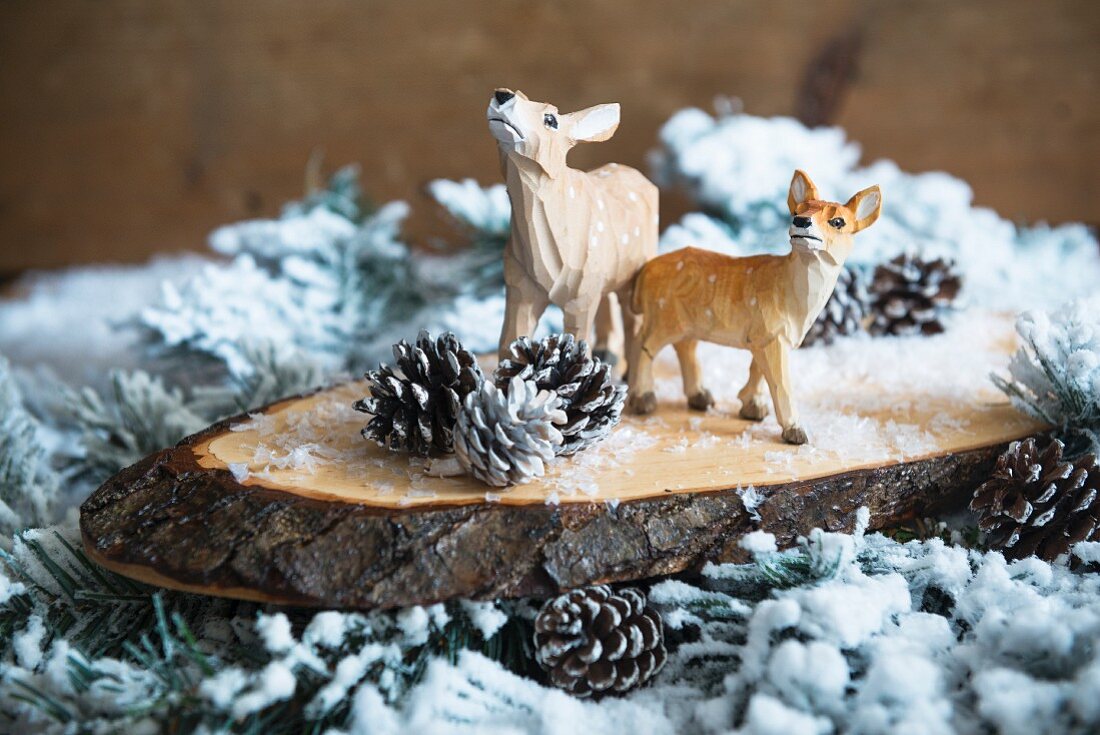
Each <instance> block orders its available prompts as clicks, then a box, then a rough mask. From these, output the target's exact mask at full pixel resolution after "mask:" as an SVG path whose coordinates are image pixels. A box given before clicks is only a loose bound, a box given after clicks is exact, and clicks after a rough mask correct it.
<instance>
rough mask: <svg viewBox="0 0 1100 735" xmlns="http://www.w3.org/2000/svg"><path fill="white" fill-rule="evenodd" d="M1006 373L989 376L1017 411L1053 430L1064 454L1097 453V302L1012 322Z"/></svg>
mask: <svg viewBox="0 0 1100 735" xmlns="http://www.w3.org/2000/svg"><path fill="white" fill-rule="evenodd" d="M1016 332H1017V333H1018V334H1019V336H1020V341H1021V343H1022V344H1021V345H1020V347H1019V348H1018V349H1017V350H1016V353H1015V354H1014V355H1013V356H1012V359H1011V361H1010V362H1009V365H1008V375H1007V377H1006V376H1003V375H997V374H994V375H992V376H991V377H992V379H993V383H994V384H995V385H996V386H997V387H998V388H1000V389H1001V390H1002V391H1004V392H1005V393H1006V394H1007V395H1008V397H1009V398H1010V399H1011V400H1012V404H1013V405H1014V406H1016V407H1017V408H1018V409H1020V410H1022V411H1024V412H1025V413H1028V414H1030V415H1032V416H1034V417H1036V418H1038V419H1039V420H1041V421H1045V422H1047V423H1048V424H1051V425H1052V426H1053V427H1055V431H1056V432H1057V435H1058V437H1059V438H1060V439H1061V440H1062V441H1063V442H1064V444H1065V445H1066V454H1067V456H1069V457H1071V458H1073V457H1077V456H1080V455H1081V454H1084V453H1085V452H1093V453H1100V299H1097V298H1095V297H1094V298H1089V299H1081V300H1078V301H1072V302H1070V303H1068V304H1065V305H1064V306H1062V307H1060V308H1058V309H1056V310H1054V311H1052V312H1050V313H1046V312H1042V311H1030V312H1025V313H1024V314H1021V315H1020V317H1019V318H1018V319H1017V320H1016Z"/></svg>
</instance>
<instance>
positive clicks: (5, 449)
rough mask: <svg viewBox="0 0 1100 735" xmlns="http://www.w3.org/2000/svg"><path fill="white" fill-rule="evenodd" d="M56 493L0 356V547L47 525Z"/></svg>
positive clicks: (54, 477)
mask: <svg viewBox="0 0 1100 735" xmlns="http://www.w3.org/2000/svg"><path fill="white" fill-rule="evenodd" d="M57 493H58V478H57V475H56V474H55V473H54V472H53V470H52V469H51V468H50V463H49V455H48V452H47V450H46V448H45V446H43V444H42V442H41V440H40V437H39V425H38V422H37V421H35V420H34V418H32V417H31V416H30V415H29V414H28V413H27V411H26V409H25V408H24V406H23V398H22V396H21V394H20V391H19V388H18V387H17V386H16V384H15V380H14V378H13V376H12V374H11V370H10V367H9V366H8V362H7V360H5V359H4V358H3V356H0V538H2V539H3V541H0V546H5V545H6V542H7V539H9V538H10V537H11V535H12V534H13V533H15V532H16V531H19V530H21V529H24V528H29V527H31V526H41V525H45V524H47V523H50V522H51V521H52V520H53V515H54V513H55V512H56V507H55V506H56V503H57ZM0 594H2V593H0Z"/></svg>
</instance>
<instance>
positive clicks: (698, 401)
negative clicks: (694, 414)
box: [688, 388, 714, 411]
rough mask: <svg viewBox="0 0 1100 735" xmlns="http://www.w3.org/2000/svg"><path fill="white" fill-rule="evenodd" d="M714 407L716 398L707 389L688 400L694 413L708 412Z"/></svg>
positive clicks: (701, 390)
mask: <svg viewBox="0 0 1100 735" xmlns="http://www.w3.org/2000/svg"><path fill="white" fill-rule="evenodd" d="M713 405H714V396H712V395H711V394H710V391H709V390H707V389H706V388H701V389H700V390H699V392H698V393H696V394H695V395H693V396H691V397H689V398H688V408H690V409H692V410H694V411H706V410H707V409H708V408H710V407H711V406H713Z"/></svg>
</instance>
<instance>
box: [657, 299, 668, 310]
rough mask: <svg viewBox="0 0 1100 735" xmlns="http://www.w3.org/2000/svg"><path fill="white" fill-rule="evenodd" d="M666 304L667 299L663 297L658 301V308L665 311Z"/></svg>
mask: <svg viewBox="0 0 1100 735" xmlns="http://www.w3.org/2000/svg"><path fill="white" fill-rule="evenodd" d="M666 303H667V302H666V301H665V297H664V296H662V297H661V298H659V299H657V306H659V307H660V308H662V309H663V308H665V304H666Z"/></svg>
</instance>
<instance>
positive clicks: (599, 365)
mask: <svg viewBox="0 0 1100 735" xmlns="http://www.w3.org/2000/svg"><path fill="white" fill-rule="evenodd" d="M611 367H612V366H611V365H608V364H607V363H605V362H603V361H601V360H600V359H599V358H598V357H593V356H592V355H591V354H590V353H589V350H588V345H587V344H586V343H585V341H584V340H580V341H577V340H576V339H575V338H574V337H573V335H571V334H553V335H551V336H549V337H547V338H546V339H544V340H542V341H540V342H532V341H531V340H530V339H529V338H527V337H521V338H520V339H517V340H516V341H515V342H513V343H512V344H511V345H509V346H508V357H506V358H504V359H503V360H501V361H500V364H499V365H498V366H497V369H496V372H494V373H493V378H494V380H495V381H496V384H497V387H498V388H500V389H501V390H504V391H507V390H508V386H509V385H510V384H511V381H512V378H514V377H520V378H522V379H524V380H533V381H535V384H536V385H537V386H538V387H539V388H540V389H541V390H552V391H554V392H556V393H557V394H558V396H560V397H561V407H562V409H563V410H564V411H565V415H566V422H565V425H564V426H561V427H559V429H560V430H561V433H562V436H563V437H564V438H563V440H562V444H561V447H560V448H559V449H558V454H575V453H576V452H579V451H580V450H582V449H585V448H587V447H589V446H591V445H592V444H595V443H596V442H598V441H600V440H601V439H603V438H604V437H605V436H607V435H608V434H610V433H611V430H612V429H613V428H615V426H616V425H617V424H618V423H619V419H620V418H621V416H622V413H623V404H624V403H625V402H626V386H622V385H615V381H614V377H613V376H612V371H611Z"/></svg>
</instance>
